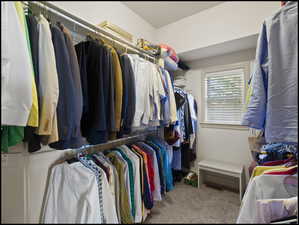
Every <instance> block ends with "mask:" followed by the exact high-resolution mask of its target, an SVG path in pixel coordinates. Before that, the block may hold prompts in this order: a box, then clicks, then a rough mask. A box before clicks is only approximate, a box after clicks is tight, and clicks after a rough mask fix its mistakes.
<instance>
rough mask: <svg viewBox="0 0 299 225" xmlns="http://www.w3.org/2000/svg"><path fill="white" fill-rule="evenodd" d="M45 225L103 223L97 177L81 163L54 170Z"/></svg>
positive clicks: (47, 195) (58, 166) (50, 183)
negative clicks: (47, 224)
mask: <svg viewBox="0 0 299 225" xmlns="http://www.w3.org/2000/svg"><path fill="white" fill-rule="evenodd" d="M103 186H105V185H103ZM41 222H42V223H102V221H101V215H100V203H99V190H98V184H97V178H96V176H95V175H94V173H93V172H92V171H91V170H90V169H88V168H86V167H85V166H84V165H83V164H81V163H80V162H75V163H72V164H68V163H67V162H64V163H62V164H59V165H56V166H54V167H53V169H52V171H51V175H50V178H49V185H48V189H47V192H46V197H45V201H44V209H43V213H42V221H41Z"/></svg>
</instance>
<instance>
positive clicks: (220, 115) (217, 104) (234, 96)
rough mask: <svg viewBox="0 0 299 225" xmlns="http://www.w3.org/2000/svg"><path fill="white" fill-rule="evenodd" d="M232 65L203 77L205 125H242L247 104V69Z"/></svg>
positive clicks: (244, 66) (207, 72)
mask: <svg viewBox="0 0 299 225" xmlns="http://www.w3.org/2000/svg"><path fill="white" fill-rule="evenodd" d="M242 65H243V66H240V64H238V65H230V66H225V67H222V68H221V69H219V68H218V69H217V70H215V69H214V70H209V71H208V70H207V71H205V73H204V76H203V78H204V79H203V80H202V81H203V106H204V108H203V110H204V111H203V112H204V113H203V114H204V119H203V122H204V123H212V124H231V125H240V124H241V120H242V116H243V112H244V102H245V80H246V77H247V71H248V70H247V67H246V65H245V64H242Z"/></svg>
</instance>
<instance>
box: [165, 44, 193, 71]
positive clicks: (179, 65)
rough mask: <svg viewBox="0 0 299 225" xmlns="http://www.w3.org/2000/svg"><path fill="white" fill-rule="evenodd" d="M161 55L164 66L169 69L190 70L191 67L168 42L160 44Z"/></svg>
mask: <svg viewBox="0 0 299 225" xmlns="http://www.w3.org/2000/svg"><path fill="white" fill-rule="evenodd" d="M160 49H161V51H160V57H161V58H162V59H163V60H164V68H165V69H166V70H168V71H176V70H178V69H182V70H188V69H189V67H188V66H187V65H185V64H184V63H183V62H182V61H181V60H180V58H179V57H178V55H177V54H176V51H175V50H174V49H173V48H172V47H170V46H169V45H166V44H160Z"/></svg>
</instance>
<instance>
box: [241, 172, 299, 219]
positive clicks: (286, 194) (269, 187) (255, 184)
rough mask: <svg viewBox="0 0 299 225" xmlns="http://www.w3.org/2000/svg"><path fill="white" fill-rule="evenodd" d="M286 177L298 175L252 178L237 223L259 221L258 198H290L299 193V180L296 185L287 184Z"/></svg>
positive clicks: (295, 177)
mask: <svg viewBox="0 0 299 225" xmlns="http://www.w3.org/2000/svg"><path fill="white" fill-rule="evenodd" d="M286 177H294V179H298V178H297V176H296V175H294V176H289V175H269V174H268V175H266V174H264V175H260V176H256V177H254V178H253V179H250V181H249V183H248V186H247V189H246V192H245V194H244V197H243V199H242V203H241V208H240V212H239V216H238V219H237V223H257V222H258V218H257V204H258V203H257V200H262V199H280V198H290V197H294V196H296V195H297V194H298V181H297V182H296V185H292V184H285V178H286Z"/></svg>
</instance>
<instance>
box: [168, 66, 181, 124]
mask: <svg viewBox="0 0 299 225" xmlns="http://www.w3.org/2000/svg"><path fill="white" fill-rule="evenodd" d="M165 73H166V79H167V83H168V88H169V105H170V122H171V123H172V124H174V123H175V122H176V121H177V120H178V118H177V110H176V103H175V97H174V90H173V87H172V83H171V79H170V75H169V73H168V71H167V70H165Z"/></svg>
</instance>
